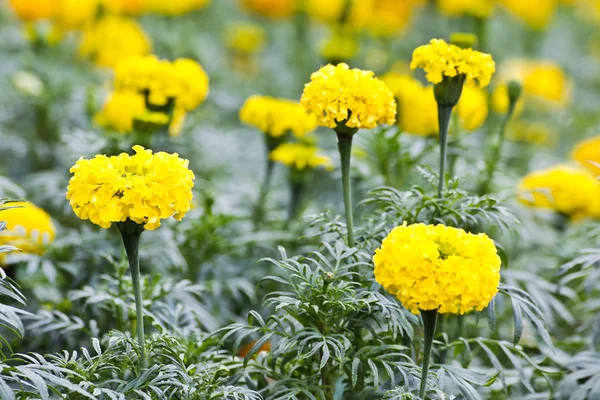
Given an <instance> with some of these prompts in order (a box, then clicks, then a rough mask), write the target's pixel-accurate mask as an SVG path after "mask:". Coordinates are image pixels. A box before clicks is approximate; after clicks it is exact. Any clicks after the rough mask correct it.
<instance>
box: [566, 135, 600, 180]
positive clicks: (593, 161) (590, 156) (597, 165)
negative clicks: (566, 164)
mask: <svg viewBox="0 0 600 400" xmlns="http://www.w3.org/2000/svg"><path fill="white" fill-rule="evenodd" d="M571 158H572V159H573V160H575V161H577V162H578V163H579V164H581V165H582V166H583V167H585V168H586V169H587V170H589V171H590V172H591V173H592V174H594V175H595V176H600V136H595V137H593V138H591V139H587V140H584V141H583V142H581V143H579V144H577V146H575V149H573V152H572V153H571Z"/></svg>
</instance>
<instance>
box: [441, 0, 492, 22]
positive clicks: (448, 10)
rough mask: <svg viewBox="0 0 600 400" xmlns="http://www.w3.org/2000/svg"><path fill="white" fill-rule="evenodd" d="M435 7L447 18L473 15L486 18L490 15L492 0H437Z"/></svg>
mask: <svg viewBox="0 0 600 400" xmlns="http://www.w3.org/2000/svg"><path fill="white" fill-rule="evenodd" d="M437 6H438V8H439V9H440V11H441V12H442V13H444V14H446V15H449V16H457V15H473V16H475V17H479V18H487V17H489V16H490V15H492V11H493V9H494V0H437Z"/></svg>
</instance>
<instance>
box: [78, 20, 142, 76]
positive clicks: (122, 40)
mask: <svg viewBox="0 0 600 400" xmlns="http://www.w3.org/2000/svg"><path fill="white" fill-rule="evenodd" d="M150 50H151V43H150V40H149V39H148V37H147V36H146V34H145V33H144V31H143V30H142V28H141V26H140V25H139V24H138V23H137V22H135V21H134V20H132V19H129V18H125V17H119V16H115V15H107V16H105V17H103V18H102V19H100V20H98V21H96V22H95V23H94V24H92V25H90V27H89V28H88V29H86V30H85V31H84V33H83V37H82V40H81V44H80V46H79V54H81V55H82V56H83V57H89V58H91V59H92V60H93V61H94V63H96V64H97V65H100V66H103V67H110V68H112V67H114V66H116V64H117V63H118V62H119V61H121V60H124V59H127V58H129V57H138V56H144V55H146V54H148V53H150Z"/></svg>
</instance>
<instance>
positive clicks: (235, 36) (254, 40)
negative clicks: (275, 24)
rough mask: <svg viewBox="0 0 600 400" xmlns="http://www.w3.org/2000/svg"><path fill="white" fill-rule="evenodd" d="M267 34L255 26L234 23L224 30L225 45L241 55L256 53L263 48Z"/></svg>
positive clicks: (258, 26)
mask: <svg viewBox="0 0 600 400" xmlns="http://www.w3.org/2000/svg"><path fill="white" fill-rule="evenodd" d="M266 39H267V33H266V32H265V30H264V29H263V28H262V27H261V26H260V25H257V24H251V23H239V22H237V23H234V24H232V25H228V26H227V28H226V29H225V44H226V45H227V47H228V48H229V49H231V50H233V51H234V52H237V53H241V54H254V53H258V52H259V51H261V50H262V49H263V48H264V47H265V43H266Z"/></svg>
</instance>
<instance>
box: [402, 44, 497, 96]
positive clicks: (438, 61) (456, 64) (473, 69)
mask: <svg viewBox="0 0 600 400" xmlns="http://www.w3.org/2000/svg"><path fill="white" fill-rule="evenodd" d="M410 68H411V69H416V68H423V69H424V70H425V72H426V73H427V80H429V82H431V83H433V84H437V83H440V82H442V79H443V78H444V77H449V78H452V77H455V76H458V75H460V74H464V75H465V79H466V84H467V85H474V84H475V83H477V84H478V85H479V86H480V87H486V86H487V85H488V84H489V83H490V80H491V79H492V75H493V74H494V72H495V70H496V64H495V63H494V60H493V59H492V56H491V55H489V54H485V53H481V52H479V51H475V50H473V49H462V48H460V47H458V46H455V45H453V44H448V43H446V42H445V41H444V40H442V39H432V40H431V42H430V43H429V44H427V45H424V46H420V47H417V48H416V49H415V51H414V52H413V59H412V62H411V63H410Z"/></svg>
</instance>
